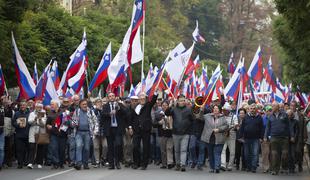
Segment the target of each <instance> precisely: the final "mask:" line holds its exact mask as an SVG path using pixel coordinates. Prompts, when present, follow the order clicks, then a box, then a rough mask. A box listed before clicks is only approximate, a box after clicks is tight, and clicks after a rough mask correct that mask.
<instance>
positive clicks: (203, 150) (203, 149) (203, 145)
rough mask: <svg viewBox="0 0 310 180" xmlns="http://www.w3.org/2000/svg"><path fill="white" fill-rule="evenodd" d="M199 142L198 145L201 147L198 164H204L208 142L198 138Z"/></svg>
mask: <svg viewBox="0 0 310 180" xmlns="http://www.w3.org/2000/svg"><path fill="white" fill-rule="evenodd" d="M197 143H198V147H199V153H198V160H197V165H198V166H202V165H203V164H204V163H205V153H206V146H207V143H205V142H203V141H201V140H199V139H197Z"/></svg>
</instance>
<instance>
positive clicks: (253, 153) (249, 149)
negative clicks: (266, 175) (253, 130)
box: [243, 139, 259, 171]
mask: <svg viewBox="0 0 310 180" xmlns="http://www.w3.org/2000/svg"><path fill="white" fill-rule="evenodd" d="M243 147H244V157H245V161H246V165H247V169H248V170H250V171H256V168H257V162H258V153H259V139H245V140H244V144H243Z"/></svg>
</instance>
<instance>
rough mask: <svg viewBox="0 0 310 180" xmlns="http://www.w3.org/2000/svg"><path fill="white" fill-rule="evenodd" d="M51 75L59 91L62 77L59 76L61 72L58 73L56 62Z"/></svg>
mask: <svg viewBox="0 0 310 180" xmlns="http://www.w3.org/2000/svg"><path fill="white" fill-rule="evenodd" d="M50 74H51V77H52V80H53V83H54V85H55V88H56V89H58V88H59V84H60V75H59V71H58V64H57V61H54V63H53V66H52V68H51V70H50Z"/></svg>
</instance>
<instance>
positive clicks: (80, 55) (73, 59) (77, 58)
mask: <svg viewBox="0 0 310 180" xmlns="http://www.w3.org/2000/svg"><path fill="white" fill-rule="evenodd" d="M86 46H87V40H86V32H85V31H84V33H83V38H82V42H81V44H80V45H79V46H78V47H77V49H76V50H75V51H74V53H73V54H72V55H71V56H70V62H69V64H68V66H67V69H66V71H65V72H64V74H63V75H62V78H61V81H60V87H59V90H58V93H59V94H61V93H60V92H59V91H61V90H62V93H66V92H67V91H66V90H67V86H68V84H67V83H68V80H69V79H70V78H72V77H73V76H75V75H76V74H77V73H78V71H79V70H80V69H81V66H82V62H83V60H84V63H85V67H86V68H87V65H88V56H87V51H86ZM60 88H61V89H60Z"/></svg>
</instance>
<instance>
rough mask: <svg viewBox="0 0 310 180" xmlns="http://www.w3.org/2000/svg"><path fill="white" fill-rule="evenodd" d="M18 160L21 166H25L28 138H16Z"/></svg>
mask: <svg viewBox="0 0 310 180" xmlns="http://www.w3.org/2000/svg"><path fill="white" fill-rule="evenodd" d="M15 144H16V158H17V162H18V165H19V166H23V165H24V163H25V161H26V157H27V148H28V138H16V139H15Z"/></svg>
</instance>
